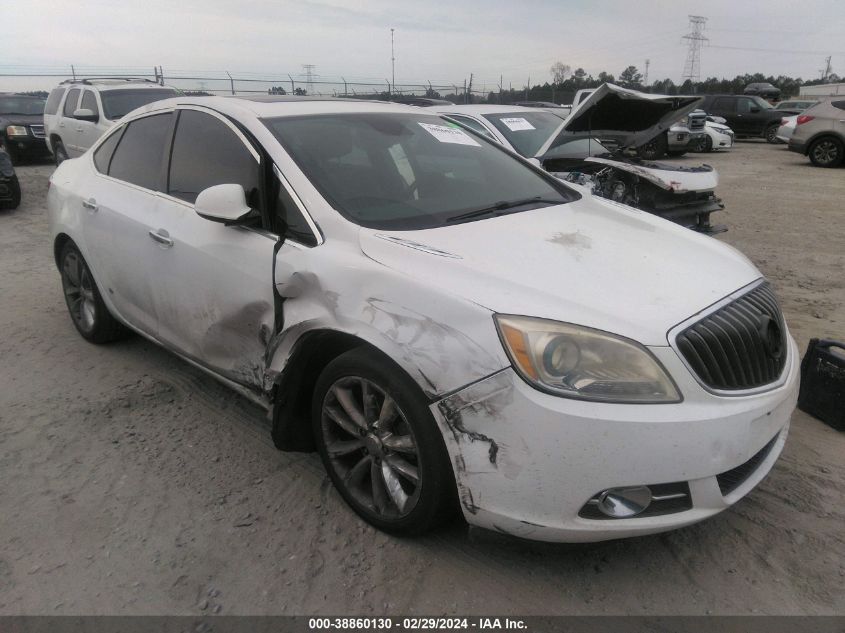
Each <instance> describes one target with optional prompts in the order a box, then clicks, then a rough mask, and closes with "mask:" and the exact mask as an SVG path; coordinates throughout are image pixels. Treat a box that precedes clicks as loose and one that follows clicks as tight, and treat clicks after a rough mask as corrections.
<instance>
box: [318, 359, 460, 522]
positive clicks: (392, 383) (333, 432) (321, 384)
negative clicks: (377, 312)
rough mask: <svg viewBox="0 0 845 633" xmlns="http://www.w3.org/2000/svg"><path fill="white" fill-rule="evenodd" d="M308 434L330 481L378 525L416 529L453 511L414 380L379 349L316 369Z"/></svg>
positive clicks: (439, 442) (443, 456)
mask: <svg viewBox="0 0 845 633" xmlns="http://www.w3.org/2000/svg"><path fill="white" fill-rule="evenodd" d="M312 424H313V432H314V441H315V443H316V445H317V450H318V452H319V453H320V457H321V459H322V460H323V465H324V466H325V468H326V471H327V472H328V474H329V477H330V479H331V480H332V483H333V484H334V486H335V488H336V489H337V490H338V492H339V493H340V495H341V497H343V499H344V501H346V503H347V504H348V505H349V506H350V507H351V508H352V509H353V510H354V511H355V512H356V513H357V514H358V515H359V516H361V517H362V518H363V519H364V520H365V521H367V522H368V523H370V524H372V525H373V526H375V527H377V528H378V529H380V530H383V531H385V532H390V533H393V534H399V535H411V534H422V533H423V532H427V531H429V530H432V529H434V528H435V527H437V526H439V525H441V524H442V523H444V522H445V521H446V520H447V519H449V518H450V517H451V515H452V514H453V510H454V508H455V507H456V503H455V498H456V494H455V481H454V476H453V474H452V469H451V465H450V463H449V457H448V455H447V453H446V448H445V445H444V443H443V438H442V436H441V434H440V430H439V429H438V427H437V424H436V422H435V420H434V418H433V416H432V415H431V412H430V411H429V409H428V402H427V401H426V399H425V397H424V396H423V394H422V392H421V391H420V389H419V387H418V386H417V385H416V384H415V383H414V382H413V381H412V380H411V379H410V378H409V377H408V376H407V375H405V374H404V373H403V372H402V371H401V370H400V369H399V368H397V367H396V366H395V365H393V363H391V362H390V361H389V360H387V359H385V358H384V357H383V356H382V355H381V354H379V353H378V352H376V351H373V350H370V349H367V348H363V347H361V348H356V349H353V350H350V351H348V352H346V353H344V354H342V355H341V356H339V357H337V358H336V359H335V360H333V361H332V362H331V363H329V364H328V365H327V366H326V368H325V369H324V370H323V372H322V374H320V377H319V379H318V380H317V384H316V387H315V389H314V396H313V401H312Z"/></svg>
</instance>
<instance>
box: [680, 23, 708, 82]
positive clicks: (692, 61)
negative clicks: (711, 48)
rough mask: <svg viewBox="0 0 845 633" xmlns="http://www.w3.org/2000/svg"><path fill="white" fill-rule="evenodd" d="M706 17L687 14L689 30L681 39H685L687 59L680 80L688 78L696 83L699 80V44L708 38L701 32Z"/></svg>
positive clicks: (705, 41)
mask: <svg viewBox="0 0 845 633" xmlns="http://www.w3.org/2000/svg"><path fill="white" fill-rule="evenodd" d="M706 22H707V18H705V17H704V16H701V15H691V16H689V28H690V32H689V33H687V34H686V35H684V36H683V37H682V38H681V39H683V40H686V41H687V61H686V63H685V64H684V74H683V76H682V77H681V81H685V80H687V79H689V80H690V81H691V82H693V83H696V82H698V81H700V80H701V46H702V45H703V44H706V43H707V42H709V41H710V40H709V39H708V38H706V37H705V36H704V34H703V31H704V25H705V23H706Z"/></svg>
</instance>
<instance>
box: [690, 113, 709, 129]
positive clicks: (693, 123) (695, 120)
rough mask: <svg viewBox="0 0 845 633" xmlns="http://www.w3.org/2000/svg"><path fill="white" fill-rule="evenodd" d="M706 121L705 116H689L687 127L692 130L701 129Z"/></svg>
mask: <svg viewBox="0 0 845 633" xmlns="http://www.w3.org/2000/svg"><path fill="white" fill-rule="evenodd" d="M706 121H707V117H703V116H702V117H693V116H690V118H689V129H690V130H692V131H696V130H703V129H704V124H705V122H706Z"/></svg>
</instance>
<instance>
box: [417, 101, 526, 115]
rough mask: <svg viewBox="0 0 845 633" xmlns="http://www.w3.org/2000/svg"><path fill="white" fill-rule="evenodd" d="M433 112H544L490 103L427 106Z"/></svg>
mask: <svg viewBox="0 0 845 633" xmlns="http://www.w3.org/2000/svg"><path fill="white" fill-rule="evenodd" d="M426 109H427V110H431V111H432V112H451V113H454V114H461V113H462V112H463V113H465V114H508V113H510V112H526V113H530V112H533V113H535V114H536V113H537V112H542V111H543V109H542V108H526V107H525V106H518V105H507V104H505V105H495V104H493V105H490V104H475V103H473V104H466V105H461V104H458V105H451V106H432V107H430V108H426Z"/></svg>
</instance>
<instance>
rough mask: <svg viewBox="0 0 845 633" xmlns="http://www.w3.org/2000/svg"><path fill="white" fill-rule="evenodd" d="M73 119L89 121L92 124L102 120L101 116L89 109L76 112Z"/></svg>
mask: <svg viewBox="0 0 845 633" xmlns="http://www.w3.org/2000/svg"><path fill="white" fill-rule="evenodd" d="M73 118H74V119H78V120H80V121H89V122H91V123H96V122H97V121H99V120H100V116H99V115H98V114H97V113H96V112H94V111H93V110H91V109H89V108H80V109H78V110H74V111H73Z"/></svg>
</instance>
